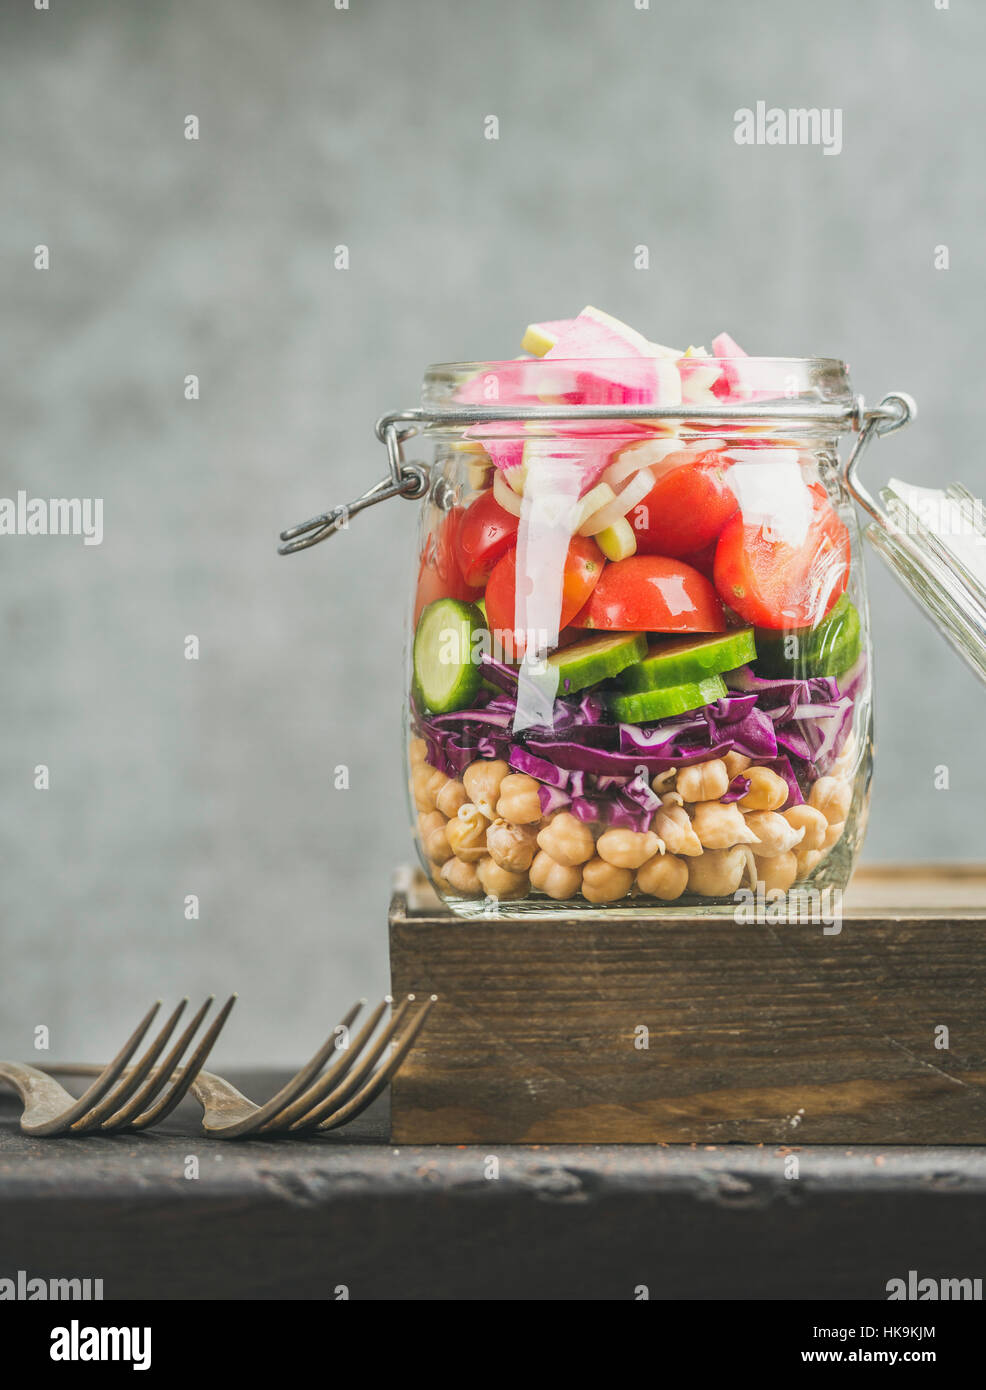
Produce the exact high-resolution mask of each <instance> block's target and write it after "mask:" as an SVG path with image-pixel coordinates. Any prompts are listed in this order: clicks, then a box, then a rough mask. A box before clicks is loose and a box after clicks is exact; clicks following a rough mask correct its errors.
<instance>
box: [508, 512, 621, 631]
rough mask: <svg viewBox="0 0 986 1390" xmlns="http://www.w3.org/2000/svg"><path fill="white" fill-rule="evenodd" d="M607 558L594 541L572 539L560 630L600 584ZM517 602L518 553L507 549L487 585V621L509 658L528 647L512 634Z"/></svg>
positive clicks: (565, 576) (565, 577)
mask: <svg viewBox="0 0 986 1390" xmlns="http://www.w3.org/2000/svg"><path fill="white" fill-rule="evenodd" d="M605 568H608V566H607V565H606V559H605V557H604V555H603V553H602V551H601V550H600V549H599V547H598V545H596V542H595V541H594V540H591V539H590V538H589V537H587V536H573V537H572V539H571V541H570V542H569V546H568V557H567V559H566V560H565V568H564V571H563V573H562V602H561V615H560V617H559V620H558V626H559V627H560V628H562V627H567V626H568V624H569V623H571V622H572V620H573V619H574V617H575V615H576V613H578V612H579V610H580V609H581V608H582V607H583V605H584V604H585V601H586V599H587V598H588V597H589V595H590V594H591V593H592V591H593V589H594V588H595V587H596V585H597V583H598V582H599V577H600V575H601V574H602V573H603V570H604V569H605ZM516 602H517V550H516V547H515V548H514V549H512V550H508V551H507V553H506V555H504V556H503V558H502V559H500V560H498V561H497V563H496V564H495V565H494V567H493V572H492V574H491V575H490V577H489V582H488V583H487V585H486V621H487V623H488V624H489V629H490V631H491V632H492V633H494V634H497V638H496V640H497V641H498V642H500V643H501V644H502V647H503V650H504V652H505V654H506V655H507V657H508V658H510V657H512V656H514V655H519V654H520V653H521V652H523V650H524V648H525V646H526V645H527V643H526V639H525V637H524V634H523V633H522V632H520V631H514V622H515V616H514V614H515V608H516Z"/></svg>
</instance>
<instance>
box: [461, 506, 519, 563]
mask: <svg viewBox="0 0 986 1390" xmlns="http://www.w3.org/2000/svg"><path fill="white" fill-rule="evenodd" d="M518 525H519V520H518V518H517V517H515V516H511V515H510V513H509V512H508V511H507V510H506V508H505V507H501V506H500V504H499V502H498V501H497V500H496V498H495V497H494V496H493V492H492V489H491V490H490V491H488V492H483V493H480V495H479V496H478V497H477V498H476V500H475V502H471V503H470V504H469V506H468V507H467V508H466V514H465V516H464V517H463V518H462V525H461V526H460V527H459V538H458V539H459V543H458V555H459V568H460V569H461V571H462V577H463V578H464V579H465V581H466V583H467V584H475V585H476V586H477V587H478V586H481V585H483V584H485V583H486V581H487V579H489V577H490V573H491V571H492V569H493V566H494V565H495V564H496V562H497V560H499V559H500V557H501V555H505V554H506V553H507V551H508V550H509V549H510V547H511V546H512V545H516V544H517V527H518Z"/></svg>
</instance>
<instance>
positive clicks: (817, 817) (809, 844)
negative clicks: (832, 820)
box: [784, 806, 829, 849]
mask: <svg viewBox="0 0 986 1390" xmlns="http://www.w3.org/2000/svg"><path fill="white" fill-rule="evenodd" d="M784 819H785V820H786V821H787V823H788V825H793V826H794V828H795V830H803V831H804V832H805V833H804V838H803V839H802V841H801V848H802V849H821V848H822V846H823V844H824V843H825V836H826V834H827V833H828V829H829V824H828V821H827V820H826V819H825V817H824V816H823V815H822V813H821V811H817V810H816V809H815V807H814V806H791V807H789V808H788V810H786V811H785V812H784Z"/></svg>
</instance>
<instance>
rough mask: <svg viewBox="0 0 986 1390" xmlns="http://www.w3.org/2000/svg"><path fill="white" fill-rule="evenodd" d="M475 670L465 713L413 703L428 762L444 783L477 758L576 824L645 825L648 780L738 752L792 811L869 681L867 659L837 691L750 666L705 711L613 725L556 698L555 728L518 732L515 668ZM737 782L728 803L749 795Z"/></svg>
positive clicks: (598, 704)
mask: <svg viewBox="0 0 986 1390" xmlns="http://www.w3.org/2000/svg"><path fill="white" fill-rule="evenodd" d="M481 667H482V673H483V675H484V676H485V677H486V679H487V680H489V681H490V682H491V683H492V684H494V685H495V686H496V687H497V690H496V691H495V692H494V691H490V690H480V691H479V693H478V694H477V696H476V699H475V701H474V703H473V706H472V708H470V709H468V710H457V711H455V712H453V713H451V714H439V715H427V714H425V713H424V712H423V711H421V710H420V709H418V708H417V705H416V704H415V705H414V709H413V713H414V724H415V726H416V729H417V731H418V732H420V733H421V735H422V736H423V737H424V739H425V741H426V745H427V750H428V751H427V760H428V762H429V763H430V764H431V765H432V766H433V767H437V768H440V769H441V771H442V772H444V773H446V774H447V775H448V776H455V775H458V774H460V773H461V772H462V771H463V770H464V769H465V768H466V767H467V766H468V765H469V763H470V762H473V761H475V759H477V758H491V759H492V758H502V759H504V760H505V761H507V762H508V763H509V765H510V766H511V767H512V768H515V769H517V770H518V771H520V772H525V773H527V774H528V775H529V776H532V777H535V778H536V779H537V780H538V782H540V783H541V790H540V792H539V796H540V798H541V802H542V810H543V811H544V812H545V814H548V813H549V811H554V810H558V809H560V808H561V807H562V806H568V807H569V809H570V810H571V811H572V814H573V815H575V816H578V817H579V818H580V819H582V820H587V821H604V822H605V823H607V824H610V825H619V826H626V827H628V828H633V829H636V828H644V829H646V828H647V826H648V825H649V823H650V819H651V817H652V816H653V813H654V811H655V810H656V809H657V807H658V805H659V798H658V797H657V796H656V795H655V793H654V792H653V791H652V790H651V787H650V784H649V781H650V778H651V777H653V776H654V774H655V773H659V772H667V771H669V770H670V769H671V768H675V767H688V766H690V765H691V764H694V763H700V762H705V761H706V760H707V759H709V758H717V757H723V756H724V755H725V754H726V753H729V752H737V753H741V754H743V755H745V756H746V757H749V758H751V759H752V760H753V762H754V763H756V764H757V765H759V766H764V767H770V768H772V769H773V770H774V771H775V772H777V773H778V774H779V775H780V776H781V777H783V778H784V780H785V782H786V783H787V785H788V791H789V798H788V803H787V804H788V805H799V804H801V803H802V802H803V801H804V793H805V791H807V789H808V788H809V786H810V784H811V783H812V782H813V781H815V780H816V779H817V778H818V777H819V776H821V775H822V774H823V773H824V772H825V771H826V770H827V769H828V767H829V766H831V763H832V761H833V760H834V758H835V757H836V756H838V753H839V752H840V750H841V748H842V747H843V745H844V743H845V740H846V738H847V736H848V734H849V731H850V729H851V728H852V721H853V709H854V702H855V700H856V698H857V697H858V694H859V692H860V690H861V688H862V683H863V680H864V678H865V664H864V658H861V659H860V661H859V663H857V665H856V667H854V668H853V670H852V671H851V672H849V673H847V675H846V677H844V678H843V681H842V688H841V689H840V683H839V682H838V681H836V680H835V679H833V678H832V677H828V676H824V677H823V676H818V677H811V678H808V679H805V680H767V679H765V678H763V677H761V676H757V675H756V674H755V673H754V672H753V671H752V670H751V668H750V667H749V666H742V667H740V668H739V669H738V670H736V671H730V672H727V673H726V676H725V680H726V684H727V685H728V686H729V688H730V692H731V693H730V694H729V695H728V696H726V697H724V698H723V699H721V700H717V701H715V702H714V703H713V704H710V705H706V706H704V707H703V708H702V709H698V710H694V711H691V712H690V713H688V714H684V715H678V716H675V717H672V718H668V719H661V720H654V721H652V722H650V723H649V724H617V723H612V722H610V721H609V720H608V718H607V714H606V707H605V704H604V702H603V700H602V699H601V698H600V696H599V695H598V694H597V693H595V692H593V691H586V692H584V693H583V694H581V695H579V696H578V697H574V696H573V697H569V698H559V699H556V700H555V702H554V706H553V711H552V723H551V725H550V726H536V727H531V728H527V729H524V730H523V731H522V732H519V733H516V734H515V733H514V732H513V731H512V724H513V719H514V715H515V714H516V709H517V689H518V679H517V672H516V670H515V669H513V668H512V667H510V666H508V665H506V663H504V662H500V661H496V660H494V659H493V658H492V657H490V656H485V655H484V656H483V658H482V662H481ZM748 787H749V779H748V778H744V777H742V776H740V777H736V778H734V779H733V781H732V782H731V783H730V787H729V790H728V791H727V793H726V795H725V797H724V798H723V800H725V801H727V802H728V801H736V800H738V799H739V798H740V797H742V796H744V795H745V794H746V791H747V790H748Z"/></svg>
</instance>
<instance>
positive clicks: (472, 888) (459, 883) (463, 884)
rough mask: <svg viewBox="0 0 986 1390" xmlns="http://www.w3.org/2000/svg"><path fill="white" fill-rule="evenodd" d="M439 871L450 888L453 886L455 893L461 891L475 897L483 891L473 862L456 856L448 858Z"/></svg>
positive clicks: (467, 895)
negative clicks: (467, 861)
mask: <svg viewBox="0 0 986 1390" xmlns="http://www.w3.org/2000/svg"><path fill="white" fill-rule="evenodd" d="M440 872H441V876H442V878H443V879H444V880H445V882H446V883H447V884H448V885H449V887H450V888H454V889H455V891H456V892H457V893H462V894H464V895H465V896H466V897H470V896H472V897H475V896H477V895H478V894H480V893H482V891H483V888H482V884H481V883H480V881H479V875H478V873H477V872H476V865H475V863H466V861H465V860H464V859H459V858H457V857H456V858H452V859H448V860H446V862H445V863H444V864H443V865H442V867H441V871H440Z"/></svg>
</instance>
